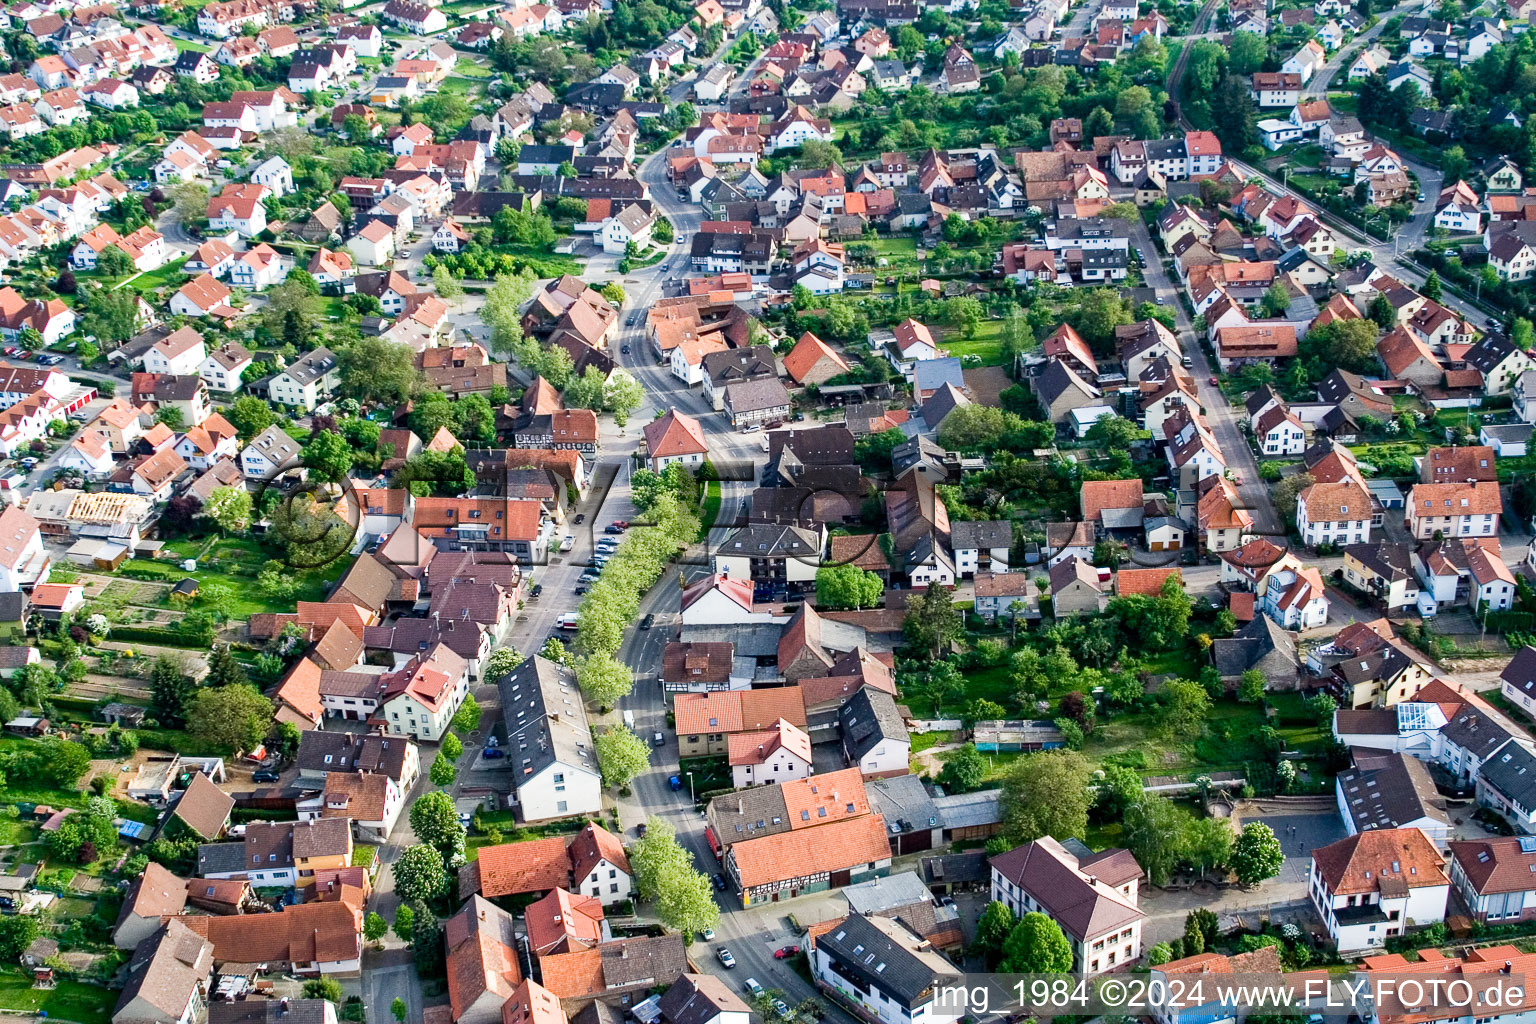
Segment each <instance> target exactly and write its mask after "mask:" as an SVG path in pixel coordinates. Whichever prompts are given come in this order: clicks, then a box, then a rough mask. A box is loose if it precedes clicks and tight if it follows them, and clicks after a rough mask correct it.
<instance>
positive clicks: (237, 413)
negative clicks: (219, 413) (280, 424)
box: [225, 395, 277, 441]
mask: <svg viewBox="0 0 1536 1024" xmlns="http://www.w3.org/2000/svg"><path fill="white" fill-rule="evenodd" d="M225 416H226V418H227V419H228V420H229V422H230V424H231V425H233V426H234V428H235V429H236V430H238V431H239V432H240V436H241V437H242V438H244V439H245V440H247V441H249V440H250V439H251V438H253V437H255V436H256V435H257V434H259V433H261V432H262V431H263V430H266V429H267V428H268V427H270V426H271V425H272V424H273V423H274V422H276V420H277V417H276V416H275V415H274V414H273V412H272V407H271V406H270V405H268V404H267V403H266V402H264V401H262V400H261V399H260V398H257V397H255V396H254V395H241V396H240V397H239V398H237V399H235V400H234V401H233V402H231V403H230V405H229V409H228V410H227V411H226V413H225Z"/></svg>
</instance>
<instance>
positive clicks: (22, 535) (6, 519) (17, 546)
mask: <svg viewBox="0 0 1536 1024" xmlns="http://www.w3.org/2000/svg"><path fill="white" fill-rule="evenodd" d="M51 564H52V563H51V560H50V559H49V557H48V552H47V550H45V549H44V547H43V535H42V531H41V527H40V526H39V525H38V522H37V520H36V519H33V518H32V517H31V516H30V515H28V514H27V512H25V511H24V510H23V509H22V508H21V507H20V506H19V505H8V506H6V509H5V511H4V512H0V592H6V593H9V592H11V591H15V590H20V589H21V588H22V587H31V586H34V585H36V584H38V583H47V582H48V573H49V569H50V567H51Z"/></svg>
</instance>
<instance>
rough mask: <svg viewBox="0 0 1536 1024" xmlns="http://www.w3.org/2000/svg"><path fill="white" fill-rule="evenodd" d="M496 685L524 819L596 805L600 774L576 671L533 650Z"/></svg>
mask: <svg viewBox="0 0 1536 1024" xmlns="http://www.w3.org/2000/svg"><path fill="white" fill-rule="evenodd" d="M497 690H498V692H499V695H500V698H501V714H502V721H503V723H504V724H505V726H506V730H507V745H506V750H507V756H508V758H509V759H510V760H511V761H512V763H511V764H510V765H509V767H510V768H511V769H512V771H513V773H514V774H513V779H514V781H513V785H514V787H515V790H516V797H517V803H518V806H519V808H520V809H521V811H522V816H523V818H524V820H526V821H542V820H546V819H549V818H565V817H569V816H571V815H576V814H593V813H596V812H597V811H599V810H601V808H602V806H603V793H602V774H601V773H600V772H599V770H598V767H597V757H596V755H595V754H594V752H593V749H592V742H591V731H590V728H589V727H588V725H587V714H586V710H585V708H584V707H583V703H582V699H581V690H580V689H578V688H577V686H576V677H575V674H574V673H573V672H572V671H571V670H570V669H568V668H565V667H563V666H560V665H557V664H555V663H554V662H552V661H550V660H548V659H547V658H544V657H542V656H541V655H534V656H533V657H532V658H529V659H528V660H527V661H525V662H523V663H522V664H521V665H519V666H517V668H515V669H513V670H512V672H511V673H510V674H509V675H507V676H506V677H505V678H503V679H502V680H501V682H500V683H499V684H497Z"/></svg>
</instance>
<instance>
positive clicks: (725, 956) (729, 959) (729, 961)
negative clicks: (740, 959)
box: [715, 948, 736, 969]
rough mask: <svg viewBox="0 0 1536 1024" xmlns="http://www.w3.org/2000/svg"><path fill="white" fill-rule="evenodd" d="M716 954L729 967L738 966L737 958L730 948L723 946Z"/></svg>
mask: <svg viewBox="0 0 1536 1024" xmlns="http://www.w3.org/2000/svg"><path fill="white" fill-rule="evenodd" d="M715 955H716V956H718V957H719V958H720V962H721V963H722V964H724V965H725V966H726V968H727V969H729V968H732V967H735V966H736V958H735V957H734V956H731V951H730V950H728V949H724V948H722V949H721V950H720V951H719V952H718V953H717V954H715Z"/></svg>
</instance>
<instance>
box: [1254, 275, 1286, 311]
mask: <svg viewBox="0 0 1536 1024" xmlns="http://www.w3.org/2000/svg"><path fill="white" fill-rule="evenodd" d="M1290 308H1291V293H1290V292H1289V291H1287V290H1286V287H1285V285H1283V284H1281V283H1280V282H1279V281H1276V282H1275V283H1274V284H1272V285H1270V286H1269V290H1268V291H1266V292H1265V293H1264V298H1263V300H1262V301H1261V302H1260V303H1259V310H1260V312H1262V313H1263V314H1264V315H1265V316H1267V317H1276V316H1281V315H1282V314H1284V313H1285V311H1286V310H1288V309H1290Z"/></svg>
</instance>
